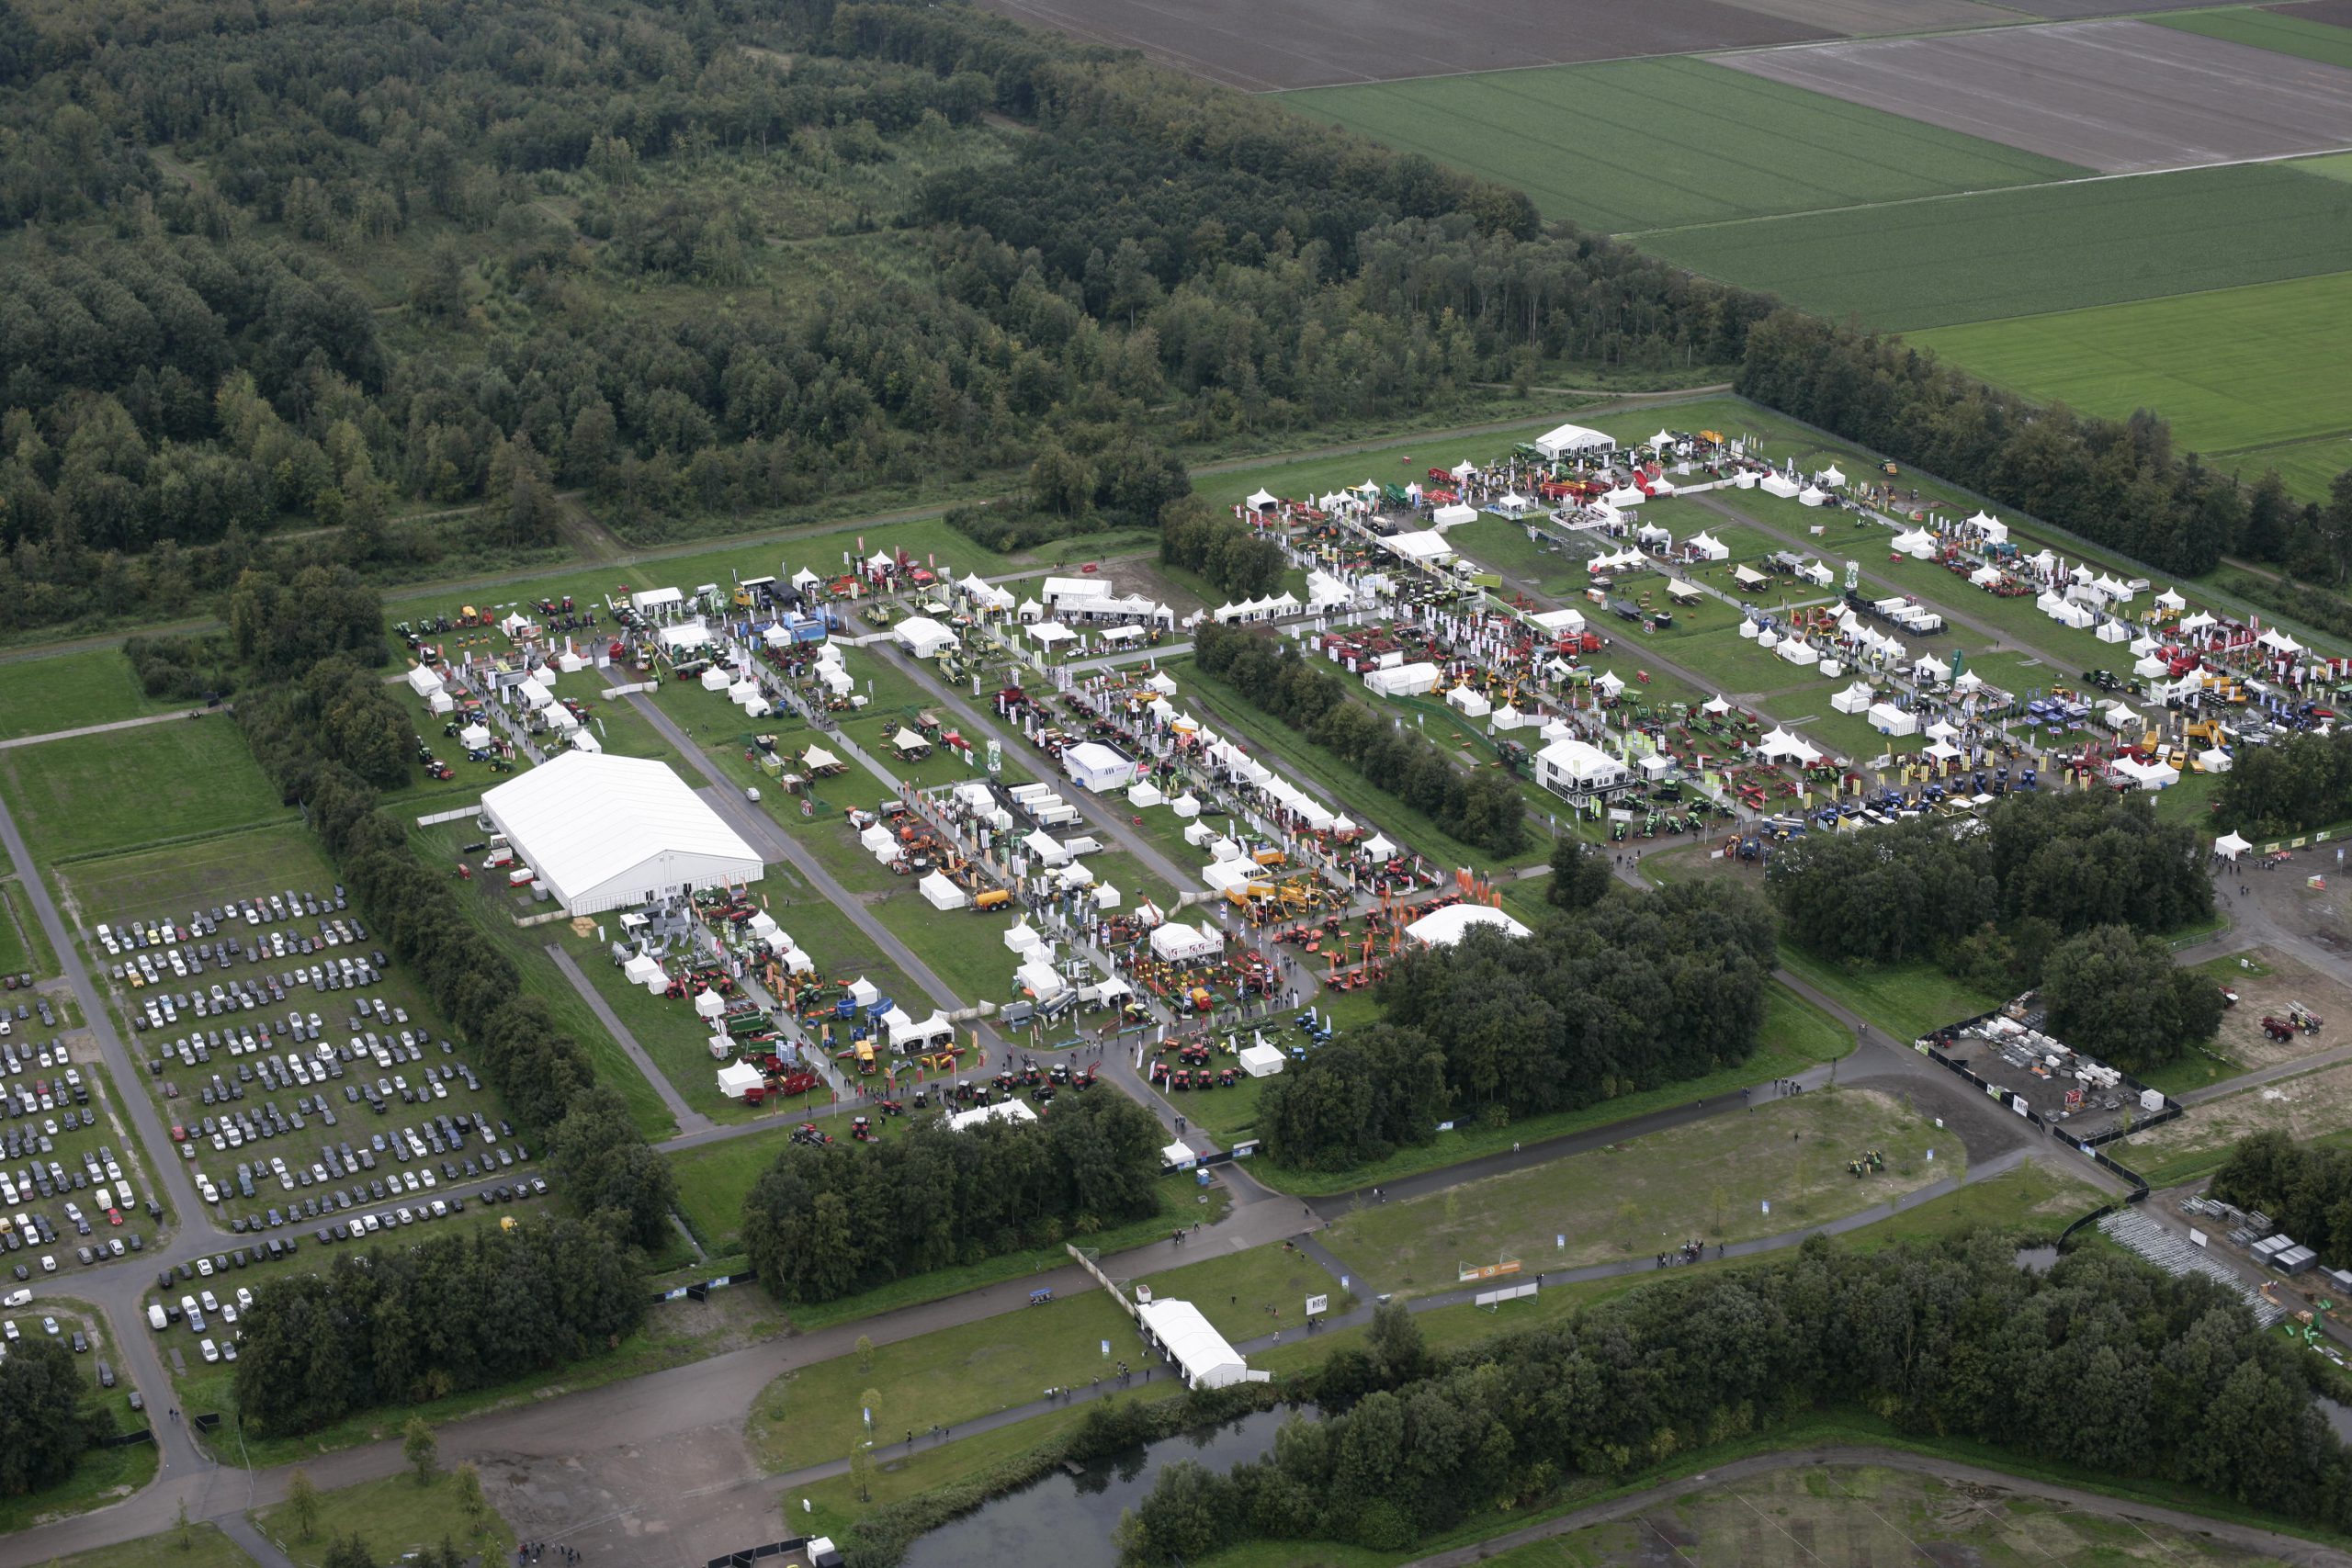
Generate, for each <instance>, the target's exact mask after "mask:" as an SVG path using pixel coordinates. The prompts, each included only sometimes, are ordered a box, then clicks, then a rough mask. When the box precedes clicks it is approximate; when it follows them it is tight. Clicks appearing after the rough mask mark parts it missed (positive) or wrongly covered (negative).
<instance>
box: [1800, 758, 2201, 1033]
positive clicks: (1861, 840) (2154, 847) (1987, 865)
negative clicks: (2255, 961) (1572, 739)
mask: <svg viewBox="0 0 2352 1568" xmlns="http://www.w3.org/2000/svg"><path fill="white" fill-rule="evenodd" d="M1984 821H1985V830H1984V831H1983V832H1980V833H1972V834H1960V833H1955V832H1954V831H1953V830H1952V825H1951V823H1949V822H1940V821H1931V820H1928V819H1926V818H1921V819H1918V820H1916V821H1911V822H1904V823H1897V824H1895V825H1894V827H1891V828H1884V829H1873V830H1872V831H1871V832H1868V833H1843V834H1831V833H1813V834H1808V835H1806V836H1805V837H1804V838H1802V839H1799V840H1795V841H1793V842H1792V843H1789V844H1785V845H1783V846H1781V848H1780V849H1779V850H1777V851H1776V852H1774V854H1773V856H1772V863H1771V864H1770V866H1769V867H1768V868H1767V869H1766V872H1765V886H1767V887H1768V888H1770V891H1771V895H1772V899H1773V902H1774V903H1775V904H1776V905H1778V906H1779V908H1780V911H1781V919H1782V920H1783V922H1784V923H1785V925H1786V929H1787V930H1788V931H1789V933H1790V936H1791V939H1792V941H1795V942H1799V943H1801V944H1803V945H1804V946H1805V947H1806V948H1809V949H1810V950H1812V951H1813V952H1815V953H1819V954H1821V955H1822V956H1823V957H1825V958H1836V959H1846V960H1852V961H1855V962H1860V963H1868V964H1904V963H1909V962H1913V961H1916V960H1928V961H1932V962H1935V963H1938V964H1942V965H1943V966H1944V967H1945V968H1947V969H1949V970H1950V971H1951V972H1952V973H1953V974H1954V975H1957V976H1961V977H1962V978H1963V979H1967V980H1969V981H1971V982H1972V983H1973V984H1975V985H1977V986H1979V987H1981V988H1983V989H1985V990H1993V991H1998V990H2002V989H2023V988H2024V987H2029V986H2031V985H2033V984H2035V983H2036V982H2037V981H2038V980H2039V979H2040V977H2041V972H2042V966H2043V964H2044V963H2045V962H2046V961H2047V960H2048V958H2049V957H2050V953H2051V950H2052V948H2054V947H2055V946H2057V945H2058V943H2059V942H2062V941H2064V939H2066V938H2068V937H2071V936H2075V935H2077V934H2079V933H2081V932H2083V931H2088V930H2089V929H2090V928H2092V927H2094V926H2103V925H2115V926H2125V927H2129V928H2130V929H2131V930H2132V931H2143V932H2152V931H2153V932H2161V931H2177V930H2178V929H2179V928H2180V927H2182V926H2185V925H2188V924H2191V923H2193V922H2195V921H2198V920H2201V919H2209V918H2210V917H2211V914H2212V912H2213V886H2212V880H2211V877H2210V876H2208V875H2207V874H2206V871H2205V867H2204V855H2203V852H2202V851H2201V850H2200V848H2199V844H2198V840H2197V835H2196V832H2195V831H2194V830H2193V829H2190V828H2188V827H2187V826H2185V825H2173V824H2165V823H2160V822H2158V821H2157V820H2156V817H2155V810H2154V805H2153V804H2152V802H2151V801H2150V800H2149V798H2148V797H2147V796H2145V795H2127V796H2121V797H2116V796H2112V795H2107V794H2104V793H2102V792H2097V791H2084V792H2078V793H2071V794H2050V795H2040V794H2029V793H2023V792H2020V793H2017V794H2012V795H2008V796H2007V798H2006V799H2004V800H2002V801H2001V802H2000V804H1998V805H1997V806H1996V807H1994V808H1993V809H1992V811H1991V812H1990V813H1989V814H1988V815H1987V816H1986V817H1985V818H1984Z"/></svg>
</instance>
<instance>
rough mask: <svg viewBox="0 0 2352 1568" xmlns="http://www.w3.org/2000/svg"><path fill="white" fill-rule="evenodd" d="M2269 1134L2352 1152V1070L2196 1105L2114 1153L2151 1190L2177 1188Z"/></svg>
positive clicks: (2319, 1073) (2331, 1070)
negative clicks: (2244, 1144) (2247, 1142)
mask: <svg viewBox="0 0 2352 1568" xmlns="http://www.w3.org/2000/svg"><path fill="white" fill-rule="evenodd" d="M2240 1005H2241V1006H2243V1005H2244V1004H2240ZM2267 1132H2282V1133H2285V1134H2287V1135H2288V1136H2289V1137H2290V1138H2293V1139H2295V1140H2296V1141H2297V1142H2298V1143H2320V1144H2325V1145H2329V1146H2331V1147H2344V1146H2346V1145H2352V1064H2339V1065H2337V1066H2332V1067H2321V1068H2318V1069H2317V1070H2315V1071H2312V1072H2308V1073H2300V1074H2297V1075H2296V1076H2295V1077H2287V1078H2280V1079H2278V1080H2277V1081H2275V1082H2272V1083H2267V1084H2264V1085H2262V1086H2260V1087H2259V1088H2256V1089H2244V1090H2241V1091H2240V1092H2238V1093H2236V1094H2227V1095H2223V1096H2222V1097H2221V1098H2220V1099H2218V1100H2206V1101H2205V1102H2204V1103H2202V1104H2200V1105H2193V1106H2191V1107H2189V1109H2188V1114H2186V1115H2184V1116H2178V1117H2176V1118H2174V1119H2173V1120H2172V1121H2170V1122H2165V1123H2163V1124H2162V1125H2161V1126H2157V1127H2153V1128H2150V1129H2149V1130H2148V1131H2147V1132H2145V1133H2137V1134H2132V1135H2131V1136H2130V1137H2128V1138H2124V1139H2121V1140H2120V1141H2119V1142H2118V1143H2116V1144H2113V1145H2109V1148H2108V1151H2107V1152H2108V1153H2109V1154H2110V1155H2112V1156H2114V1157H2115V1158H2117V1159H2119V1160H2120V1161H2122V1162H2123V1163H2124V1164H2125V1165H2127V1166H2130V1167H2131V1168H2132V1169H2133V1170H2136V1171H2138V1172H2139V1173H2140V1174H2141V1175H2142V1176H2143V1177H2144V1178H2145V1179H2147V1182H2148V1185H2150V1186H2151V1187H2176V1186H2178V1185H2179V1184H2181V1183H2182V1182H2185V1181H2194V1180H2196V1179H2198V1178H2199V1177H2202V1176H2208V1175H2211V1173H2212V1172H2213V1171H2214V1170H2215V1169H2217V1168H2219V1167H2220V1166H2221V1164H2222V1161H2223V1160H2224V1159H2227V1158H2228V1157H2229V1154H2230V1151H2231V1150H2232V1149H2233V1148H2235V1147H2236V1146H2237V1145H2238V1143H2239V1142H2240V1140H2242V1139H2244V1138H2246V1137H2248V1136H2250V1135H2251V1134H2256V1133H2267Z"/></svg>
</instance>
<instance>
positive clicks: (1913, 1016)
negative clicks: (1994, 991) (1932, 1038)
mask: <svg viewBox="0 0 2352 1568" xmlns="http://www.w3.org/2000/svg"><path fill="white" fill-rule="evenodd" d="M1781 963H1782V964H1787V965H1788V968H1789V972H1790V973H1791V974H1792V975H1795V976H1797V977H1798V978H1800V979H1803V980H1804V981H1807V982H1809V983H1810V984H1812V985H1814V986H1816V987H1819V988H1820V989H1822V990H1823V991H1826V992H1827V993H1828V994H1829V995H1830V996H1832V997H1834V998H1837V999H1838V1001H1840V1002H1842V1003H1844V1004H1845V1005H1846V1006H1847V1007H1849V1008H1850V1009H1852V1010H1854V1011H1856V1012H1858V1013H1860V1014H1861V1015H1862V1016H1863V1017H1864V1018H1866V1019H1869V1020H1870V1021H1871V1022H1872V1023H1875V1024H1877V1025H1878V1026H1879V1027H1880V1028H1882V1029H1883V1030H1885V1031H1886V1032H1888V1033H1890V1034H1892V1035H1894V1037H1895V1038H1896V1039H1898V1040H1917V1038H1918V1037H1919V1036H1921V1035H1922V1034H1926V1033H1928V1032H1929V1031H1931V1030H1935V1029H1940V1028H1941V1027H1943V1026H1944V1025H1945V1024H1947V1023H1956V1022H1958V1021H1960V1020H1962V1019H1963V1018H1974V1017H1975V1016H1976V1015H1977V1014H1979V1013H1981V1012H1983V1011H1985V1010H1986V1009H1987V1008H1990V1007H1991V1006H1992V1005H1993V1003H1994V998H1991V997H1987V996H1985V995H1984V994H1983V993H1982V992H1978V991H1973V990H1971V989H1969V988H1968V987H1966V986H1963V985H1962V984H1961V983H1960V982H1959V981H1957V980H1955V979H1953V978H1952V977H1951V976H1949V975H1947V974H1945V973H1944V972H1943V971H1942V970H1940V969H1938V968H1936V967H1935V966H1934V965H1933V964H1875V965H1872V966H1871V967H1868V968H1865V969H1863V970H1861V971H1860V972H1859V973H1852V974H1849V973H1848V972H1847V971H1846V970H1845V969H1844V968H1843V967H1841V966H1840V965H1838V964H1831V963H1827V962H1825V961H1824V960H1821V959H1818V958H1815V957H1814V956H1813V955H1812V954H1811V953H1805V952H1803V951H1801V950H1799V949H1796V948H1792V947H1791V946H1790V945H1789V944H1788V943H1787V942H1782V943H1781Z"/></svg>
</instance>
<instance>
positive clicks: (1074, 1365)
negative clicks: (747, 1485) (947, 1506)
mask: <svg viewBox="0 0 2352 1568" xmlns="http://www.w3.org/2000/svg"><path fill="white" fill-rule="evenodd" d="M1106 1339H1107V1340H1108V1341H1110V1344H1111V1353H1110V1355H1109V1356H1107V1357H1106V1356H1104V1355H1103V1351H1102V1348H1101V1346H1102V1343H1103V1341H1104V1340H1106ZM1120 1360H1125V1362H1126V1363H1127V1364H1128V1365H1129V1366H1132V1367H1136V1368H1141V1367H1143V1366H1145V1365H1148V1364H1149V1355H1148V1352H1147V1351H1146V1350H1145V1349H1144V1348H1143V1346H1142V1343H1141V1341H1140V1340H1139V1339H1138V1337H1137V1336H1136V1325H1135V1324H1134V1323H1133V1322H1132V1321H1130V1320H1129V1318H1128V1317H1127V1315H1126V1314H1125V1313H1124V1312H1121V1311H1120V1310H1119V1308H1118V1305H1117V1304H1116V1303H1114V1302H1113V1301H1112V1300H1111V1298H1110V1297H1109V1296H1107V1295H1105V1294H1103V1292H1100V1291H1094V1290H1090V1291H1087V1292H1084V1293H1083V1294H1080V1295H1074V1296H1064V1297H1062V1298H1060V1299H1058V1300H1056V1301H1052V1302H1048V1303H1046V1304H1045V1305H1044V1306H1039V1307H1031V1308H1028V1309H1026V1310H1025V1311H1024V1312H1023V1314H1022V1315H1021V1318H1020V1321H1019V1323H1018V1325H1008V1324H1006V1323H1004V1322H1001V1321H999V1320H997V1319H994V1318H983V1319H981V1320H980V1321H978V1322H977V1323H967V1324H961V1325H957V1326H956V1327H954V1328H946V1329H941V1330H939V1331H938V1332H936V1333H933V1334H925V1335H922V1336H921V1337H917V1338H913V1339H902V1340H900V1341H899V1342H898V1343H897V1344H895V1345H883V1346H877V1347H876V1348H875V1349H874V1350H873V1352H872V1354H871V1356H870V1357H860V1356H858V1355H856V1354H854V1353H853V1354H851V1355H848V1356H842V1357H840V1358H837V1359H833V1360H830V1361H820V1362H818V1363H817V1364H816V1365H814V1366H810V1367H803V1368H801V1369H799V1370H798V1371H793V1372H787V1373H786V1374H785V1375H784V1376H783V1377H781V1378H779V1379H777V1380H776V1381H775V1382H772V1383H770V1384H769V1385H768V1386H767V1387H766V1388H765V1389H764V1390H763V1391H762V1392H761V1393H760V1396H759V1398H758V1399H757V1400H756V1401H754V1402H753V1404H752V1414H751V1416H750V1418H749V1419H748V1420H747V1421H746V1423H745V1436H746V1437H747V1438H750V1440H751V1444H752V1453H753V1455H754V1457H755V1458H757V1459H758V1461H760V1462H761V1463H762V1464H763V1465H764V1466H765V1467H766V1468H768V1469H770V1470H791V1469H796V1468H797V1467H799V1466H802V1465H809V1464H818V1463H821V1462H822V1461H826V1460H837V1459H841V1458H843V1457H844V1456H846V1455H847V1454H848V1453H849V1451H850V1450H851V1449H852V1448H853V1447H854V1446H855V1445H856V1444H857V1443H858V1442H859V1441H860V1440H861V1439H863V1438H865V1437H866V1436H867V1435H868V1430H869V1428H868V1427H866V1426H865V1422H864V1419H863V1415H862V1413H863V1412H864V1411H865V1410H866V1409H868V1408H871V1409H872V1411H873V1425H872V1427H871V1428H870V1430H871V1433H872V1435H873V1436H874V1437H875V1438H877V1439H878V1440H879V1441H880V1442H881V1443H883V1444H884V1445H886V1446H887V1445H892V1444H901V1443H902V1442H903V1440H904V1437H905V1434H906V1433H907V1432H908V1431H909V1430H910V1429H911V1430H913V1431H915V1432H918V1433H921V1432H925V1431H928V1430H929V1429H930V1428H931V1427H932V1426H933V1424H937V1425H940V1426H947V1427H952V1426H955V1425H956V1424H957V1423H958V1422H963V1421H968V1420H970V1419H972V1418H973V1417H974V1416H986V1415H989V1414H990V1413H992V1412H995V1411H998V1410H1002V1409H1005V1408H1007V1407H1008V1406H1011V1405H1015V1404H1028V1403H1029V1402H1030V1401H1031V1400H1034V1399H1036V1398H1038V1397H1040V1396H1041V1395H1042V1394H1043V1393H1045V1391H1046V1389H1048V1388H1051V1387H1056V1386H1059V1385H1063V1384H1069V1383H1083V1382H1087V1381H1088V1380H1089V1379H1090V1378H1092V1377H1094V1376H1095V1375H1097V1374H1098V1373H1099V1374H1109V1373H1110V1372H1112V1371H1114V1365H1115V1363H1116V1362H1118V1361H1120ZM869 1390H870V1391H872V1392H874V1393H877V1394H879V1395H880V1397H879V1398H878V1399H876V1400H875V1401H873V1402H872V1404H871V1405H870V1406H869V1405H868V1404H867V1403H866V1402H865V1400H864V1398H863V1395H864V1394H865V1393H866V1392H868V1391H869Z"/></svg>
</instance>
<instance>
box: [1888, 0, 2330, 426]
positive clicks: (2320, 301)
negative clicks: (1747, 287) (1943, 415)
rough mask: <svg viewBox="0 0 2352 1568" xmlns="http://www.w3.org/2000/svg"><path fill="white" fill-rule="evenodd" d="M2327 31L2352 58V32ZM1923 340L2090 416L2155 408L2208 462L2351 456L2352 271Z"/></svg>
mask: <svg viewBox="0 0 2352 1568" xmlns="http://www.w3.org/2000/svg"><path fill="white" fill-rule="evenodd" d="M2281 19H2282V20H2283V19H2284V18H2281ZM2314 26H2315V25H2314ZM2322 30H2324V31H2327V32H2329V33H2333V34H2335V35H2337V36H2339V37H2343V38H2345V39H2346V40H2347V42H2346V48H2347V49H2352V28H2324V29H2322ZM2311 183H2312V182H2310V181H2309V180H2305V181H2304V184H2305V185H2307V186H2308V185H2310V184H2311ZM2322 188H2325V187H2322ZM1915 341H1917V343H1918V344H1919V345H1920V346H1922V347H1925V348H1931V349H1933V350H1934V351H1935V352H1936V354H1937V355H1938V356H1939V357H1940V358H1942V359H1945V360H1948V361H1950V362H1951V363H1952V364H1955V365H1958V366H1961V367H1964V368H1966V369H1968V370H1969V371H1971V372H1973V373H1974V374H1975V375H1978V376H1982V377H1983V378H1985V379H1986V380H1988V381H1992V382H1994V383H1996V385H1999V386H2004V387H2007V388H2010V389H2013V390H2016V391H2019V392H2022V393H2024V394H2026V395H2027V396H2029V397H2034V398H2041V399H2049V400H2058V401H2063V402H2064V403H2065V404H2066V405H2067V406H2068V407H2070V408H2075V409H2078V410H2080V411H2081V412H2085V413H2090V414H2098V415H2102V416H2105V417H2108V418H2111V419H2123V418H2126V417H2128V416H2129V415H2130V414H2131V412H2133V411H2135V410H2138V409H2150V410H2153V411H2154V412H2156V413H2158V414H2160V415H2162V416H2164V417H2165V418H2166V419H2168V420H2170V421H2171V422H2172V425H2173V432H2174V435H2175V438H2176V439H2177V440H2178V441H2179V442H2181V443H2182V444H2183V445H2184V446H2194V447H2196V448H2197V449H2199V450H2201V451H2205V452H2208V453H2211V452H2226V451H2230V450H2233V449H2234V448H2237V447H2242V446H2270V445H2273V444H2285V443H2288V442H2290V441H2294V440H2303V439H2311V438H2314V437H2320V436H2334V437H2335V438H2336V439H2337V443H2338V445H2339V446H2341V445H2342V438H2343V437H2344V435H2345V434H2346V433H2347V432H2352V388H2346V387H2345V386H2344V385H2343V384H2342V382H2343V379H2344V378H2341V377H2337V376H2333V375H2331V374H2329V371H2330V369H2331V367H2335V366H2339V365H2342V364H2343V363H2345V362H2346V360H2347V359H2352V272H2336V273H2329V274H2325V275H2323V276H2315V277H2299V278H2294V279H2291V280H2290V281H2287V282H2282V283H2265V284H2258V285H2254V286H2250V287H2247V288H2223V289H2215V290H2209V291H2207V292H2204V293H2199V294H2179V295H2174V296H2172V297H2170V298H2167V299H2143V300H2139V301H2136V302H2133V303H2131V304H2122V305H2103V306H2098V307H2095V308H2092V309H2088V310H2070V311H2065V312H2063V313H2061V314H2057V315H2043V316H2030V317H2021V318H2016V319H2012V320H2007V321H1975V322H1971V323H1968V324H1966V325H1962V326H1949V327H1941V328H1938V329H1937V330H1935V331H1933V332H1927V333H1918V334H1917V338H1916V340H1915ZM2262 461H2263V459H2262V456H2261V454H2260V453H2258V452H2256V453H2254V454H2250V455H2249V456H2248V457H2245V458H2243V459H2238V460H2225V464H2226V466H2228V467H2233V468H2240V467H2243V468H2248V469H2249V470H2250V471H2252V472H2259V471H2260V466H2261V463H2262Z"/></svg>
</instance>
